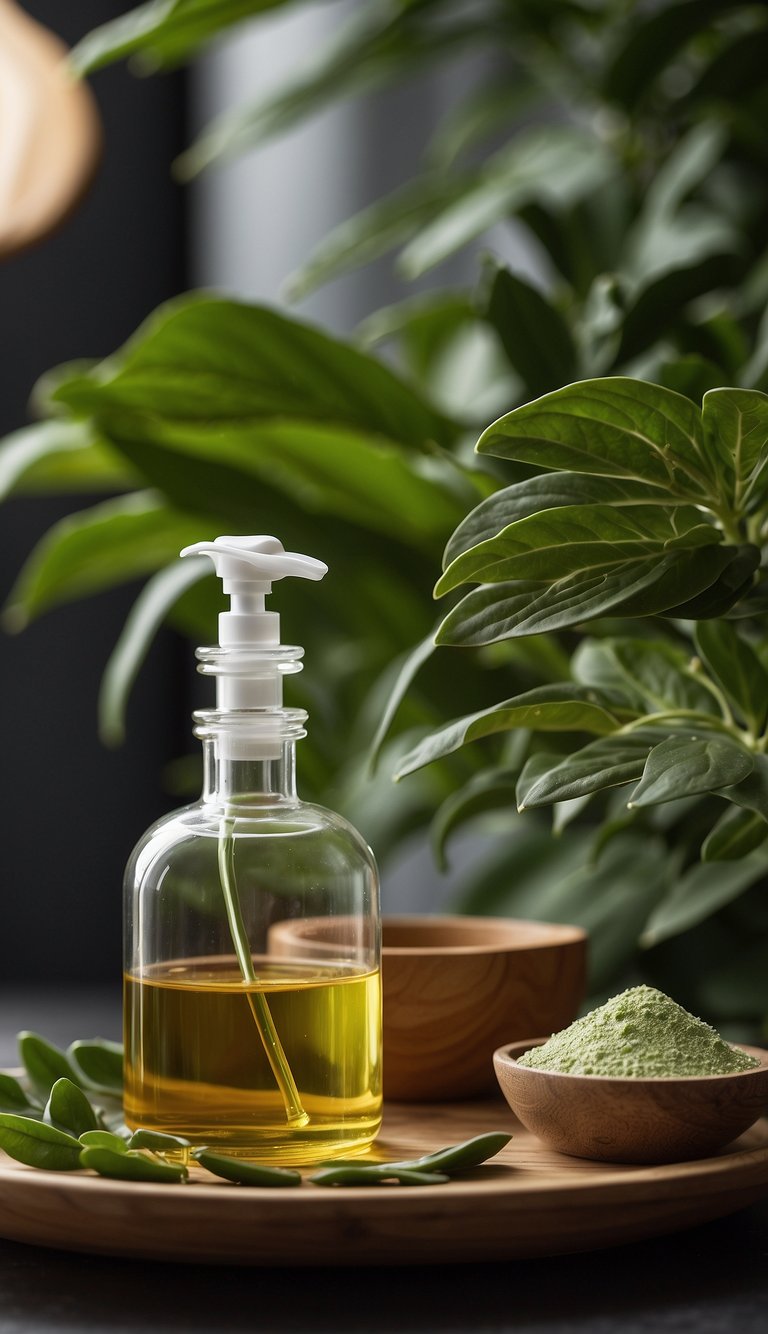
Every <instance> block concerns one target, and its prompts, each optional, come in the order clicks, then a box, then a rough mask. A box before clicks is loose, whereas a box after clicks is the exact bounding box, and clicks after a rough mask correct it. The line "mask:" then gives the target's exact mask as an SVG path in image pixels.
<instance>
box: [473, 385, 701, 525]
mask: <svg viewBox="0 0 768 1334" xmlns="http://www.w3.org/2000/svg"><path fill="white" fill-rule="evenodd" d="M477 448H478V451H479V452H480V453H481V454H496V455H499V456H500V457H501V458H511V459H519V460H520V461H521V462H524V463H533V464H535V465H536V466H537V467H539V468H557V469H562V470H565V471H570V472H583V473H596V474H599V475H603V476H608V477H633V478H636V479H637V480H638V481H641V482H646V483H650V484H652V485H654V486H658V487H659V488H660V489H661V491H662V492H663V493H664V495H663V498H664V499H667V498H672V497H677V498H680V499H689V500H692V501H694V502H695V503H699V502H700V501H701V500H702V499H703V498H707V497H711V496H712V495H713V493H714V495H715V496H717V490H716V476H715V474H714V471H713V464H712V461H711V459H710V458H709V457H708V454H707V451H706V449H705V445H704V439H703V431H702V425H701V413H700V411H699V410H698V409H697V408H696V407H695V405H694V404H693V403H691V401H690V399H688V398H684V397H683V395H682V394H675V393H673V391H672V390H671V389H664V388H662V387H661V385H654V384H648V383H646V382H645V381H642V380H633V379H630V378H628V377H626V376H608V377H606V378H605V379H602V380H582V381H580V382H578V383H576V384H572V385H567V386H566V387H565V388H564V389H558V390H556V391H555V392H554V393H552V394H546V395H545V396H544V397H543V398H540V399H537V400H536V401H535V402H533V403H527V404H525V406H523V407H521V408H516V409H515V411H514V412H510V413H508V415H507V416H506V417H501V418H500V419H499V420H498V421H497V422H494V423H493V425H492V426H489V427H488V429H487V431H485V432H484V433H483V435H481V437H480V440H479V441H478V445H477ZM661 498H662V497H660V499H661Z"/></svg>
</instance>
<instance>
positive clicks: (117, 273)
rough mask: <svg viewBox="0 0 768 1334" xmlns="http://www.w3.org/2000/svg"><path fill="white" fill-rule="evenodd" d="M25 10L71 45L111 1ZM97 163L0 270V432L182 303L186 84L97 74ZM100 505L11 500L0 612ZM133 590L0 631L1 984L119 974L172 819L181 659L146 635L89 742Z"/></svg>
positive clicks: (2, 520)
mask: <svg viewBox="0 0 768 1334" xmlns="http://www.w3.org/2000/svg"><path fill="white" fill-rule="evenodd" d="M24 7H25V9H27V11H28V12H29V13H30V14H31V15H32V16H33V17H34V18H37V19H39V20H40V22H42V23H44V24H45V25H46V26H48V27H50V28H51V29H52V30H53V31H54V32H56V33H58V34H59V35H60V36H61V37H62V38H63V39H64V41H65V42H67V43H68V44H70V45H71V44H73V43H74V42H75V41H77V39H78V38H80V37H81V36H83V35H84V34H85V33H86V32H88V31H89V30H90V29H91V28H92V27H94V26H96V24H98V23H101V22H104V21H106V20H107V19H109V18H112V17H113V16H114V15H115V14H118V13H120V12H122V11H123V10H124V9H125V8H126V4H125V3H124V0H116V2H114V3H104V0H77V3H76V4H74V5H62V4H61V3H60V0H59V3H56V2H55V0H48V3H44V2H38V0H30V2H29V3H26V0H25V4H24ZM92 87H93V89H94V92H95V94H96V97H97V100H98V102H99V105H100V108H101V112H102V118H103V123H104V138H105V150H104V160H103V163H102V166H101V170H100V172H99V174H98V177H97V179H96V181H95V183H94V185H93V187H92V188H91V191H90V193H89V195H88V197H87V198H86V200H85V202H84V203H83V204H82V205H81V206H80V208H79V209H78V211H77V213H76V214H75V215H74V216H73V217H72V218H70V219H69V220H68V221H67V222H66V223H65V225H64V226H63V227H62V229H61V230H60V231H59V232H58V233H57V234H56V235H55V236H53V237H50V238H48V239H47V240H46V241H44V242H43V243H42V244H41V245H39V246H37V247H35V248H34V249H32V250H30V251H28V252H26V253H25V254H23V255H20V256H18V257H16V258H11V259H9V260H6V261H5V262H4V263H3V264H0V339H1V340H2V357H1V358H0V434H5V433H6V432H8V431H11V430H15V429H16V428H18V427H20V426H23V425H24V424H25V423H26V422H27V421H28V420H29V414H28V406H27V404H28V398H29V394H30V391H31V389H32V386H33V385H34V382H35V380H36V379H37V377H38V376H39V375H40V374H41V373H42V372H43V371H45V370H47V369H49V368H50V367H51V366H55V365H56V364H58V363H59V362H62V361H67V360H70V359H72V358H76V357H100V356H103V355H106V354H108V353H110V352H112V351H113V350H114V349H115V348H116V347H118V346H119V344H120V343H121V342H122V341H123V340H124V339H125V338H126V337H128V335H129V334H131V333H132V332H133V330H134V329H135V328H136V326H137V325H138V324H139V323H140V322H141V321H142V320H143V319H144V318H145V317H146V315H148V314H149V312H150V311H151V310H152V309H153V307H154V306H156V305H157V304H158V303H159V302H161V301H163V300H164V299H166V298H167V297H170V296H172V295H174V294H175V293H177V292H179V291H181V290H183V289H184V287H185V286H186V285H187V278H186V270H187V264H186V244H185V218H184V210H185V201H184V196H183V192H182V191H181V190H179V189H178V188H177V187H176V186H174V185H173V183H172V181H171V178H170V173H169V166H170V163H171V161H172V159H173V157H174V155H175V154H176V152H178V151H179V149H180V148H181V147H182V146H183V143H184V121H185V84H184V77H183V75H179V74H173V75H166V76H162V77H154V78H151V79H137V78H135V77H132V75H131V74H129V73H128V72H127V70H126V68H125V66H124V65H123V66H118V67H116V68H114V69H108V70H105V71H103V72H102V73H100V74H97V75H96V76H94V78H93V80H92ZM101 498H102V497H100V496H95V495H93V494H89V495H87V496H82V497H77V496H74V497H73V496H71V495H70V496H64V497H56V498H54V497H31V496H25V497H14V498H12V499H11V500H9V501H7V502H6V503H4V504H3V505H2V506H0V602H1V601H4V600H5V598H6V596H7V594H8V591H9V590H10V588H11V586H12V584H13V581H14V579H15V577H16V575H17V574H18V571H19V570H20V568H21V566H22V563H23V561H24V560H25V558H26V557H27V556H28V554H29V552H30V551H31V550H32V548H33V547H34V545H35V543H36V542H37V540H38V539H39V538H40V537H41V536H42V534H43V533H44V532H45V531H46V530H47V528H48V527H49V526H50V525H51V524H52V523H54V522H55V521H56V520H57V519H59V518H60V517H62V516H63V515H65V514H67V513H71V512H72V511H73V510H75V509H78V508H81V507H85V506H87V505H91V504H93V503H95V502H96V501H97V500H99V499H101ZM137 591H138V586H136V585H134V586H126V589H125V592H123V591H122V590H121V592H120V594H118V595H116V594H115V593H107V594H105V595H103V596H99V597H95V598H90V599H88V600H87V601H82V602H77V603H73V604H72V605H71V606H68V607H64V608H61V609H57V610H56V611H54V612H50V613H47V614H45V615H44V616H43V617H41V618H40V620H38V621H36V622H33V624H32V625H31V626H30V627H29V628H28V629H26V630H24V631H23V632H22V633H21V634H20V635H16V636H10V635H8V634H6V633H5V632H3V631H0V719H1V720H2V727H1V729H0V736H1V737H2V758H1V761H0V811H1V812H2V821H3V837H2V844H1V846H2V862H1V863H0V875H1V883H2V894H3V908H2V929H0V985H1V984H2V983H12V982H17V981H23V982H29V983H38V982H40V983H45V982H50V983H56V982H64V983H89V982H101V981H106V980H108V979H109V980H114V979H115V978H116V977H118V976H119V971H120V929H121V881H122V870H123V866H124V863H125V861H126V859H127V856H128V854H129V852H130V850H131V847H132V846H133V844H134V842H135V841H136V839H137V838H138V837H139V835H140V834H141V832H142V831H143V829H144V828H145V827H146V826H147V825H148V824H149V823H151V821H152V820H153V819H154V818H156V817H157V816H158V815H160V814H161V813H162V812H163V811H165V810H166V809H168V808H169V806H172V805H176V804H180V803H179V801H178V799H176V800H174V799H173V798H171V797H170V796H169V794H168V792H167V790H165V789H164V787H163V780H162V771H163V766H164V764H165V763H166V762H167V761H169V760H170V759H172V758H174V757H175V756H177V755H179V754H180V753H182V752H183V751H184V750H185V749H186V748H187V747H188V745H189V734H190V722H189V710H190V707H191V705H190V701H189V699H188V698H187V696H188V693H189V690H188V683H189V679H190V673H189V668H188V658H189V650H188V648H187V647H186V645H184V644H183V643H182V642H181V640H178V639H177V638H176V637H175V636H174V635H172V634H171V633H170V632H164V633H163V634H161V636H160V637H159V639H158V641H157V643H156V645H155V647H154V648H153V650H152V653H151V655H150V660H149V662H148V664H147V666H146V668H145V670H143V671H142V672H141V674H140V679H139V682H138V684H137V687H136V689H135V691H134V693H133V696H132V700H131V712H130V716H129V733H128V740H127V742H126V744H125V745H124V746H123V747H121V748H120V749H119V750H116V751H112V752H110V751H107V750H105V749H104V748H103V746H102V745H101V744H100V742H99V741H98V738H97V735H96V697H97V689H98V682H99V678H100V676H101V673H102V671H103V668H104V665H105V663H106V661H107V658H108V655H109V653H110V651H111V649H112V647H113V645H114V643H115V640H116V639H117V636H118V634H119V631H120V628H121V626H122V623H123V620H124V617H125V614H126V612H127V610H128V608H129V606H130V604H131V602H132V600H133V598H134V597H135V596H136V593H137Z"/></svg>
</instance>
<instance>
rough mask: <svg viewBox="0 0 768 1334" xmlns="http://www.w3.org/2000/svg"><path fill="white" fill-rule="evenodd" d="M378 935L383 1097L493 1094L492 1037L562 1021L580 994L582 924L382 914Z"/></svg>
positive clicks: (583, 954) (509, 1035)
mask: <svg viewBox="0 0 768 1334" xmlns="http://www.w3.org/2000/svg"><path fill="white" fill-rule="evenodd" d="M382 940H383V949H382V974H383V989H384V1093H385V1096H386V1097H387V1098H390V1099H392V1098H394V1099H399V1100H400V1101H408V1102H416V1101H424V1102H429V1101H444V1100H451V1099H458V1098H472V1097H478V1096H482V1095H487V1094H490V1093H492V1092H493V1091H494V1089H495V1087H496V1082H495V1079H494V1073H493V1064H492V1058H493V1052H494V1049H495V1048H496V1047H497V1046H498V1045H499V1043H500V1042H502V1041H505V1040H506V1041H509V1039H510V1038H515V1037H517V1038H520V1037H522V1036H523V1035H524V1034H525V1033H526V1032H529V1033H530V1032H531V1031H535V1030H536V1029H538V1031H539V1032H541V1031H542V1029H551V1030H552V1031H553V1032H554V1030H555V1029H557V1028H565V1027H566V1025H567V1024H569V1023H570V1022H571V1021H572V1020H573V1018H574V1017H575V1015H576V1013H577V1011H578V1008H579V1005H580V1003H581V1000H582V998H583V995H584V985H585V975H586V935H585V932H584V931H582V930H581V928H580V927H576V926H560V925H555V924H553V923H548V922H523V921H515V920H512V919H510V918H497V917H447V916H443V917H389V918H386V917H385V919H384V923H383V935H382ZM532 1025H533V1029H532Z"/></svg>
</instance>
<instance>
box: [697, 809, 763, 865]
mask: <svg viewBox="0 0 768 1334" xmlns="http://www.w3.org/2000/svg"><path fill="white" fill-rule="evenodd" d="M766 838H768V823H767V822H766V821H765V820H764V819H763V817H762V815H755V814H754V812H753V811H746V810H740V809H739V807H738V806H731V807H729V808H728V810H726V811H724V812H723V814H722V815H721V816H720V819H719V820H718V821H717V824H716V825H715V826H714V827H713V828H712V830H711V831H710V833H709V834H708V835H707V837H706V839H705V840H704V842H703V843H702V845H701V860H702V861H703V862H735V861H740V860H741V858H742V857H746V856H748V855H749V853H750V852H754V850H755V848H759V847H760V844H761V843H763V842H764V841H765V839H766Z"/></svg>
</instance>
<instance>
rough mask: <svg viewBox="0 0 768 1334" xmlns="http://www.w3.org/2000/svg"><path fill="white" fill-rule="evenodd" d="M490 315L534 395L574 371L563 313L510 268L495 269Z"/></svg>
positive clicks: (573, 349)
mask: <svg viewBox="0 0 768 1334" xmlns="http://www.w3.org/2000/svg"><path fill="white" fill-rule="evenodd" d="M487 318H488V320H489V322H490V323H491V324H492V325H493V327H494V329H495V330H496V332H497V334H498V335H499V338H500V340H501V345H502V347H503V348H504V351H505V352H506V354H507V357H508V359H509V362H510V365H511V366H512V367H513V368H514V370H516V371H517V373H518V375H520V377H521V379H522V380H523V383H524V384H525V385H526V387H527V389H528V390H529V392H530V393H531V394H534V395H539V394H545V393H547V391H548V390H550V389H558V388H559V387H560V386H561V385H562V384H567V383H568V382H569V381H570V380H572V379H573V378H574V376H575V375H576V373H577V353H576V347H575V344H574V341H573V338H572V336H571V331H570V329H569V327H568V325H567V324H566V322H565V320H564V319H563V316H562V315H561V314H560V312H559V310H557V308H556V307H555V306H553V305H552V304H551V303H550V302H549V301H548V300H547V299H546V297H544V296H543V295H542V293H541V292H540V291H539V290H538V289H537V288H536V287H532V286H531V284H530V283H527V282H525V281H524V279H523V278H521V277H519V275H517V274H515V273H512V272H510V270H509V269H498V270H497V271H496V274H495V276H494V278H493V281H492V283H491V287H490V293H489V296H488V306H487Z"/></svg>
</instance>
